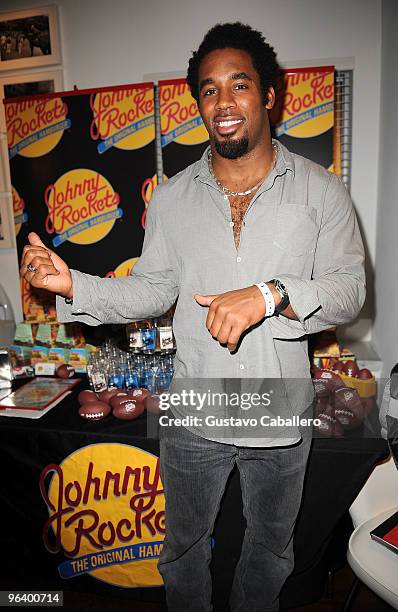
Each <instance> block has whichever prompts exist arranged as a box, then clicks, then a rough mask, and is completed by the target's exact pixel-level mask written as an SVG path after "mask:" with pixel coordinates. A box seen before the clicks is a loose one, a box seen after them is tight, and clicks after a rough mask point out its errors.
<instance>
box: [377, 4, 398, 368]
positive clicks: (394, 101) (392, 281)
mask: <svg viewBox="0 0 398 612" xmlns="http://www.w3.org/2000/svg"><path fill="white" fill-rule="evenodd" d="M397 24H398V2H396V0H383V4H382V27H383V45H382V70H381V117H382V121H381V124H380V162H379V198H378V200H379V201H378V211H377V241H376V295H377V299H376V319H375V325H374V333H373V336H374V344H375V348H376V349H377V351H378V353H379V355H380V356H381V357H382V359H383V363H384V375H387V373H388V372H389V371H390V370H391V367H392V366H393V365H394V364H395V363H396V362H397V361H398V275H397V262H398V172H397V170H398V117H397V109H398V80H397V78H396V70H397V59H398V37H397Z"/></svg>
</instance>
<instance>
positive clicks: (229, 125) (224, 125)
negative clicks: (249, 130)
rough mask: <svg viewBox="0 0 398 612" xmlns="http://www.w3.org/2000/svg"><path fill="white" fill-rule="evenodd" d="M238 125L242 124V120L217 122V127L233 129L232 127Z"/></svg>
mask: <svg viewBox="0 0 398 612" xmlns="http://www.w3.org/2000/svg"><path fill="white" fill-rule="evenodd" d="M238 123H242V119H233V120H231V121H217V125H218V126H219V127H231V126H232V125H237V124H238Z"/></svg>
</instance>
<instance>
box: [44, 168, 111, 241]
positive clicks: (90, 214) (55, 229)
mask: <svg viewBox="0 0 398 612" xmlns="http://www.w3.org/2000/svg"><path fill="white" fill-rule="evenodd" d="M44 198H45V201H46V204H47V208H48V215H47V218H46V230H47V232H48V233H49V234H53V233H55V234H56V236H55V238H53V245H54V246H58V245H59V244H61V243H62V242H65V241H66V240H69V241H70V242H73V243H75V244H92V243H93V242H98V241H99V240H101V239H102V238H104V236H106V235H107V234H108V233H109V232H110V231H111V229H112V227H113V225H114V223H115V220H116V219H118V218H120V217H121V216H122V215H123V211H122V209H121V208H119V207H118V204H119V201H120V198H119V194H118V193H117V192H116V191H114V190H113V187H112V185H111V184H110V183H109V181H107V179H106V178H105V177H104V176H102V174H99V172H95V171H94V170H88V169H87V168H79V169H76V170H70V171H69V172H66V173H65V174H63V175H62V176H60V177H59V178H58V179H57V180H56V181H55V183H53V184H50V185H48V187H47V188H46V190H45V194H44Z"/></svg>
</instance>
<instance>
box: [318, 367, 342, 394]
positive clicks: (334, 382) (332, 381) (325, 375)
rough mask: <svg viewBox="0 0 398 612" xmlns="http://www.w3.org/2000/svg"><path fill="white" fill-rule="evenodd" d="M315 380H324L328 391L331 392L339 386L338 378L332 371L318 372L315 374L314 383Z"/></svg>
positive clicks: (339, 379)
mask: <svg viewBox="0 0 398 612" xmlns="http://www.w3.org/2000/svg"><path fill="white" fill-rule="evenodd" d="M315 380H324V381H325V382H326V383H327V386H328V389H329V391H333V389H335V388H336V387H339V386H340V385H341V378H340V376H339V375H338V374H337V373H336V372H333V371H332V370H326V369H323V370H318V371H317V372H315V376H314V381H315Z"/></svg>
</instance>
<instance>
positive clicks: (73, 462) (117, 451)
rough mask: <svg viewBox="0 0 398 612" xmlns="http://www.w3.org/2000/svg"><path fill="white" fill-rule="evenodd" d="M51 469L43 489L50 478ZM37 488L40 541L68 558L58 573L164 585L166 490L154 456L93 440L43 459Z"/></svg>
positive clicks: (130, 584) (120, 583)
mask: <svg viewBox="0 0 398 612" xmlns="http://www.w3.org/2000/svg"><path fill="white" fill-rule="evenodd" d="M48 476H52V478H51V481H50V483H49V484H48V488H47V479H48V478H47V477H48ZM40 491H41V495H42V497H43V499H44V502H45V504H46V506H47V508H48V512H49V518H48V520H47V521H46V523H45V525H44V527H43V542H44V546H45V547H46V549H47V550H48V551H49V552H51V553H54V554H57V553H59V552H60V551H61V550H63V551H64V553H65V555H66V557H68V560H66V561H64V562H63V563H61V564H60V565H59V567H58V571H59V574H60V576H61V578H72V577H74V576H78V575H80V574H85V573H89V574H91V575H92V576H94V577H95V578H98V579H100V580H103V581H104V582H107V583H109V584H114V585H117V586H123V587H133V588H135V587H146V586H159V585H161V584H163V582H162V578H161V576H160V574H159V572H158V570H157V560H158V558H159V554H160V552H161V550H162V547H163V540H164V534H165V526H164V493H163V486H162V483H161V480H160V475H159V459H158V457H156V456H154V455H152V454H151V453H148V452H146V451H143V450H141V449H139V448H136V447H134V446H128V445H125V444H107V443H105V444H92V445H89V446H85V447H83V448H81V449H79V450H77V451H75V452H74V453H72V454H71V455H70V456H69V457H67V458H66V459H65V460H64V461H63V462H62V463H61V464H60V465H57V464H50V465H47V466H46V467H45V468H44V469H43V471H42V473H41V475H40Z"/></svg>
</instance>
